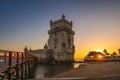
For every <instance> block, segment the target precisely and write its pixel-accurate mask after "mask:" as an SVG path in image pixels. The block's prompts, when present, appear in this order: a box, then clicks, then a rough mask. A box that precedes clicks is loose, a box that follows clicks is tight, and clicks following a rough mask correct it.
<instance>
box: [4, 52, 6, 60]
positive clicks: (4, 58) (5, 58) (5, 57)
mask: <svg viewBox="0 0 120 80" xmlns="http://www.w3.org/2000/svg"><path fill="white" fill-rule="evenodd" d="M4 61H5V62H6V53H5V54H4Z"/></svg>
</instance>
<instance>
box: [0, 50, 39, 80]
mask: <svg viewBox="0 0 120 80" xmlns="http://www.w3.org/2000/svg"><path fill="white" fill-rule="evenodd" d="M4 52H5V51H4ZM37 61H38V59H37V57H35V56H33V55H30V54H25V53H21V52H12V51H11V52H5V53H4V62H5V63H7V66H4V67H3V68H0V80H26V79H27V78H28V74H29V73H30V72H31V68H33V67H34V66H35V64H36V63H37ZM3 65H4V64H3ZM0 66H1V65H0Z"/></svg>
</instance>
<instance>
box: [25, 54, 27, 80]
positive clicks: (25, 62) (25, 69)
mask: <svg viewBox="0 0 120 80" xmlns="http://www.w3.org/2000/svg"><path fill="white" fill-rule="evenodd" d="M26 79H27V54H26V53H25V80H26Z"/></svg>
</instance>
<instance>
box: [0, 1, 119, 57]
mask: <svg viewBox="0 0 120 80" xmlns="http://www.w3.org/2000/svg"><path fill="white" fill-rule="evenodd" d="M63 14H64V15H65V16H66V19H67V20H68V21H72V22H73V30H74V31H75V36H74V44H75V51H76V52H75V54H76V55H75V56H76V58H83V57H84V56H85V55H87V54H88V52H89V51H93V50H96V51H98V50H99V51H100V50H103V49H107V50H108V52H110V53H112V52H113V51H116V52H118V51H117V49H118V48H120V1H119V0H0V49H4V50H13V51H23V49H24V47H25V46H27V47H28V48H31V49H41V48H43V46H44V44H45V42H47V40H48V30H49V29H50V20H51V19H52V20H53V21H54V20H57V19H60V18H61V16H62V15H63Z"/></svg>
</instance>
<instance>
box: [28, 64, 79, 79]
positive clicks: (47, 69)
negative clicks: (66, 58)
mask: <svg viewBox="0 0 120 80" xmlns="http://www.w3.org/2000/svg"><path fill="white" fill-rule="evenodd" d="M79 65H81V63H73V64H61V65H60V64H59V65H41V64H38V65H37V66H36V68H35V69H34V70H33V71H32V74H31V75H30V76H29V78H30V79H37V78H44V77H52V76H54V75H56V74H59V73H62V72H65V71H67V70H70V69H73V68H77V67H79Z"/></svg>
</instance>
